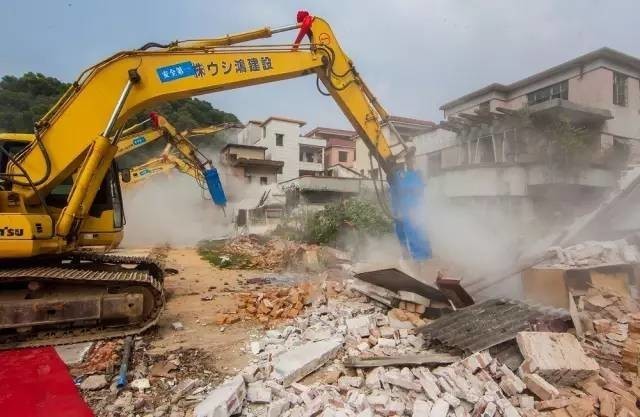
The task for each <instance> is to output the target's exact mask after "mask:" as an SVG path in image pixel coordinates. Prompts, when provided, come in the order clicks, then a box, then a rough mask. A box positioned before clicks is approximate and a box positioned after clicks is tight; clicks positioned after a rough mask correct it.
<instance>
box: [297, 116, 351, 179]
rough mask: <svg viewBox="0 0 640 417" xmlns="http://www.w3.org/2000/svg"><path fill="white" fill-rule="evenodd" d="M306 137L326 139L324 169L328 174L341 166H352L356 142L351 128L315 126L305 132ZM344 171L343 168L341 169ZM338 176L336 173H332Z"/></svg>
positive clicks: (331, 173) (336, 170)
mask: <svg viewBox="0 0 640 417" xmlns="http://www.w3.org/2000/svg"><path fill="white" fill-rule="evenodd" d="M304 136H305V137H307V138H315V139H324V140H326V143H327V145H326V148H325V150H324V169H325V171H326V172H327V173H328V174H329V175H333V173H334V172H338V170H339V169H340V168H339V167H338V166H340V167H342V168H353V166H354V164H355V160H356V144H355V141H354V138H355V136H356V132H354V131H353V130H343V129H333V128H328V127H316V128H315V129H313V130H310V131H309V132H307V133H305V135H304ZM342 171H344V170H342ZM334 176H338V175H334Z"/></svg>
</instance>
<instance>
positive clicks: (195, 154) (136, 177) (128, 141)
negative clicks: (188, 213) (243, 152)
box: [116, 113, 242, 190]
mask: <svg viewBox="0 0 640 417" xmlns="http://www.w3.org/2000/svg"><path fill="white" fill-rule="evenodd" d="M148 120H149V121H150V122H151V127H150V128H148V129H146V130H144V131H142V132H139V133H137V134H136V133H130V132H131V131H134V132H135V128H136V127H137V126H138V125H136V126H133V127H131V128H130V129H128V131H129V134H128V135H127V136H126V137H125V139H124V144H122V145H121V143H122V141H121V142H118V153H117V154H116V159H117V158H118V155H124V154H127V153H129V152H131V151H132V150H134V149H138V148H140V147H141V146H144V145H145V144H148V143H151V142H153V141H155V140H157V139H158V138H161V137H164V138H165V139H166V141H167V145H166V147H165V149H164V151H163V152H162V153H161V155H160V156H159V157H154V158H151V159H148V160H147V161H145V162H144V163H142V164H140V165H136V166H134V167H131V168H127V169H123V170H120V179H121V181H122V183H123V184H125V185H128V184H130V185H134V184H139V183H141V182H143V181H145V180H147V179H149V178H151V177H153V176H154V175H156V174H160V173H163V172H165V173H166V172H169V171H171V170H173V169H177V170H178V171H180V172H182V173H184V174H187V175H189V176H191V177H192V178H193V179H194V180H195V181H196V182H197V183H198V185H199V186H200V187H201V188H202V189H203V190H205V189H206V181H205V178H204V174H205V172H206V171H207V169H210V168H212V167H213V165H212V162H211V160H209V159H208V158H207V157H206V156H205V155H204V154H203V153H202V152H200V151H199V150H198V148H197V147H196V146H195V145H194V144H193V143H192V142H191V141H190V140H189V137H196V136H203V135H212V134H215V133H218V132H222V131H224V130H226V129H230V128H240V127H242V125H241V124H239V123H222V124H219V125H211V126H204V127H199V128H193V129H187V130H185V131H183V132H178V131H177V130H176V128H175V127H174V126H173V125H171V123H169V122H168V121H167V119H166V118H164V117H163V116H161V115H159V114H157V113H151V114H150V117H149V119H148ZM143 123H145V122H143Z"/></svg>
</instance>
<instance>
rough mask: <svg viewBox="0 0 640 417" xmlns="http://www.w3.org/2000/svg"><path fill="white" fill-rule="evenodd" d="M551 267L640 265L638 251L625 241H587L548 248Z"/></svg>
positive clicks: (547, 264) (639, 251)
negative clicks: (564, 246) (563, 246)
mask: <svg viewBox="0 0 640 417" xmlns="http://www.w3.org/2000/svg"><path fill="white" fill-rule="evenodd" d="M548 252H549V261H547V262H545V266H551V267H574V268H575V267H592V266H599V265H617V264H624V263H631V264H637V263H640V250H638V247H637V246H635V245H633V244H631V243H629V242H628V241H626V240H625V239H621V240H615V241H606V242H598V241H587V242H583V243H579V244H577V245H574V246H569V247H566V248H561V247H557V246H556V247H552V248H549V251H548Z"/></svg>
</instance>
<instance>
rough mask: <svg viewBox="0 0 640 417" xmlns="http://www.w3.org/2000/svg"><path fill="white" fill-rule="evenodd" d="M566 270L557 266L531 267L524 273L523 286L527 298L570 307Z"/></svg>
mask: <svg viewBox="0 0 640 417" xmlns="http://www.w3.org/2000/svg"><path fill="white" fill-rule="evenodd" d="M565 272H566V271H565V270H563V269H555V268H548V269H547V268H529V269H526V270H525V271H524V272H523V274H522V287H523V290H524V296H525V298H526V299H531V300H534V301H538V302H539V303H542V304H544V305H547V306H553V307H559V308H569V290H568V289H567V285H566V282H565Z"/></svg>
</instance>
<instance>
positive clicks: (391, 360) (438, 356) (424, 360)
mask: <svg viewBox="0 0 640 417" xmlns="http://www.w3.org/2000/svg"><path fill="white" fill-rule="evenodd" d="M459 360H460V357H459V356H454V355H449V354H448V353H438V352H430V353H421V354H418V355H396V356H376V357H373V358H366V359H360V358H355V357H353V356H350V357H348V358H347V359H345V360H344V365H345V366H347V367H349V368H375V367H378V366H400V365H416V366H417V365H444V364H450V363H454V362H456V361H459Z"/></svg>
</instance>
